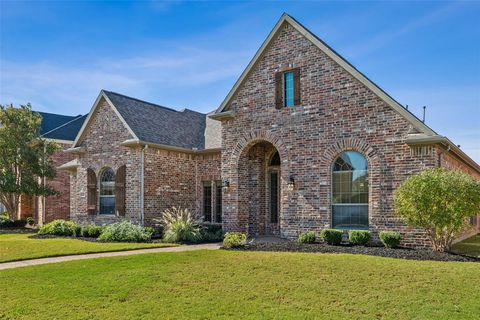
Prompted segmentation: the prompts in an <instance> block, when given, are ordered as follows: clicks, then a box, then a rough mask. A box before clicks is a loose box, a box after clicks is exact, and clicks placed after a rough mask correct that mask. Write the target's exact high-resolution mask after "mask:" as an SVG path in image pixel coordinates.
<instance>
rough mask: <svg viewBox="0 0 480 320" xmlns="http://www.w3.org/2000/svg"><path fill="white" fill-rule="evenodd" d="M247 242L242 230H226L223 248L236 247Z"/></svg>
mask: <svg viewBox="0 0 480 320" xmlns="http://www.w3.org/2000/svg"><path fill="white" fill-rule="evenodd" d="M246 244H247V235H246V234H245V233H242V232H227V233H226V234H225V238H223V247H224V248H238V247H243V246H245V245H246Z"/></svg>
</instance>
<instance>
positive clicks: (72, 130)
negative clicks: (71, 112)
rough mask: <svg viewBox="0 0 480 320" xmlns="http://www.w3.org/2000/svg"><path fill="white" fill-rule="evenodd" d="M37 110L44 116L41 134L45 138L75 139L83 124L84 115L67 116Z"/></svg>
mask: <svg viewBox="0 0 480 320" xmlns="http://www.w3.org/2000/svg"><path fill="white" fill-rule="evenodd" d="M36 112H37V113H38V114H40V116H41V117H42V123H41V124H40V134H41V136H42V137H44V138H48V139H56V140H66V141H73V140H74V139H75V137H76V136H77V133H78V131H79V130H80V127H81V125H82V123H81V119H82V118H83V116H82V115H78V116H66V115H61V114H55V113H48V112H39V111H36Z"/></svg>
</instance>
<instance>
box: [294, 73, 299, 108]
mask: <svg viewBox="0 0 480 320" xmlns="http://www.w3.org/2000/svg"><path fill="white" fill-rule="evenodd" d="M292 71H293V104H294V105H296V106H298V105H299V104H300V69H299V68H297V69H293V70H292Z"/></svg>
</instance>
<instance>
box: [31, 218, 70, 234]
mask: <svg viewBox="0 0 480 320" xmlns="http://www.w3.org/2000/svg"><path fill="white" fill-rule="evenodd" d="M78 230H79V226H78V225H77V224H76V223H75V222H73V221H65V220H61V219H59V220H53V221H52V222H50V223H47V224H45V225H43V226H42V227H41V228H40V230H38V234H41V235H55V236H64V237H71V236H73V237H75V236H77V235H78Z"/></svg>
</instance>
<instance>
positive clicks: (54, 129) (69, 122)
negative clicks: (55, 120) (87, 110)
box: [41, 114, 86, 137]
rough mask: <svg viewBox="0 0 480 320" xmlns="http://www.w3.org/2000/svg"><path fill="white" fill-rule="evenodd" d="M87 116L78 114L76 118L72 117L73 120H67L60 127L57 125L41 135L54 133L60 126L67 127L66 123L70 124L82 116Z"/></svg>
mask: <svg viewBox="0 0 480 320" xmlns="http://www.w3.org/2000/svg"><path fill="white" fill-rule="evenodd" d="M85 116H86V115H85V114H84V115H81V114H80V115H78V116H76V118H75V119H72V120H70V121H67V122H65V123H64V124H62V125H60V126H58V127H55V128H53V129H52V130H50V131H47V132H45V133H43V134H42V135H41V136H42V137H43V136H45V135H47V134H49V133H52V132H54V131H56V130H58V129H60V128H63V127H65V126H66V125H69V124H71V123H72V122H74V121H77V120H79V119H81V118H83V117H85Z"/></svg>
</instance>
